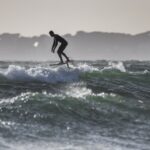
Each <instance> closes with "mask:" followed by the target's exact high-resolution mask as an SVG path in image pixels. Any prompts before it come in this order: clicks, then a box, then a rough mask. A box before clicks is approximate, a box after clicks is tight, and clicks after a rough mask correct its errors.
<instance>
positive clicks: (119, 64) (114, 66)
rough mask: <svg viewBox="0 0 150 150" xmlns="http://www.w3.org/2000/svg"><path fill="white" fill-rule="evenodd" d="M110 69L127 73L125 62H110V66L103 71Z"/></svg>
mask: <svg viewBox="0 0 150 150" xmlns="http://www.w3.org/2000/svg"><path fill="white" fill-rule="evenodd" d="M109 69H117V70H120V71H121V72H126V69H125V66H124V64H123V62H121V61H119V62H111V61H110V62H109V63H108V66H106V67H104V69H102V70H109Z"/></svg>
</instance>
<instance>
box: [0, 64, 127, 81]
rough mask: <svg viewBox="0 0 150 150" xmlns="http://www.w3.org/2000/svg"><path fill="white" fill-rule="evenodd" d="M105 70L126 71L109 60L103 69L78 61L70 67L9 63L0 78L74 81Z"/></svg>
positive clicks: (0, 73)
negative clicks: (28, 65)
mask: <svg viewBox="0 0 150 150" xmlns="http://www.w3.org/2000/svg"><path fill="white" fill-rule="evenodd" d="M107 70H119V71H120V72H126V70H125V67H124V65H123V63H122V62H118V63H112V62H109V65H108V66H105V67H104V68H103V69H98V67H94V66H92V65H90V64H87V63H79V64H77V65H76V66H73V65H72V66H71V69H68V68H67V67H65V66H58V67H50V66H47V67H45V66H35V67H29V68H26V67H23V66H17V65H9V66H8V68H6V69H1V70H0V80H10V81H25V82H31V81H35V82H46V83H57V82H74V81H78V80H79V79H80V75H81V74H83V73H91V72H103V71H107Z"/></svg>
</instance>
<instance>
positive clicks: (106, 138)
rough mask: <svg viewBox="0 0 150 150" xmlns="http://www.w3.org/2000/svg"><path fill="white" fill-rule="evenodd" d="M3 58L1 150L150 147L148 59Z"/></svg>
mask: <svg viewBox="0 0 150 150" xmlns="http://www.w3.org/2000/svg"><path fill="white" fill-rule="evenodd" d="M49 63H50V62H44V63H40V62H1V63H0V98H1V100H0V149H1V150H29V149H37V150H55V149H56V150H59V149H61V150H77V149H78V150H79V149H81V150H87V149H94V150H99V149H102V150H116V149H121V150H148V149H149V147H150V143H149V141H150V115H149V114H150V101H149V99H150V90H149V89H150V74H149V68H150V62H139V61H126V62H117V61H111V62H108V61H91V62H90V61H88V62H74V64H70V67H71V68H70V69H68V68H67V67H66V66H65V65H63V66H57V67H56V66H55V67H52V66H49Z"/></svg>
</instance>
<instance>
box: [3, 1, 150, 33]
mask: <svg viewBox="0 0 150 150" xmlns="http://www.w3.org/2000/svg"><path fill="white" fill-rule="evenodd" d="M149 14H150V0H0V18H1V22H0V33H4V32H10V33H21V35H24V36H33V35H40V34H46V33H47V32H48V31H49V30H50V29H53V30H54V31H56V32H57V33H60V34H65V33H71V34H74V33H76V31H79V30H84V31H87V32H90V31H105V32H124V33H132V34H136V33H140V32H144V31H148V30H150V16H149Z"/></svg>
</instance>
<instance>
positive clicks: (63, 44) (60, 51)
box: [53, 34, 69, 63]
mask: <svg viewBox="0 0 150 150" xmlns="http://www.w3.org/2000/svg"><path fill="white" fill-rule="evenodd" d="M58 42H60V43H61V45H60V46H59V48H58V51H57V54H58V56H59V58H60V61H61V63H63V59H62V55H63V56H64V57H65V58H66V60H67V61H69V58H68V56H67V55H66V54H65V53H64V52H63V51H64V49H65V48H66V46H67V45H68V42H67V41H66V40H65V39H64V38H62V37H61V36H59V35H58V34H55V35H54V44H53V47H56V46H57V44H58Z"/></svg>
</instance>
